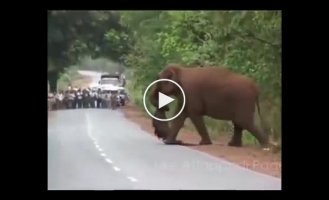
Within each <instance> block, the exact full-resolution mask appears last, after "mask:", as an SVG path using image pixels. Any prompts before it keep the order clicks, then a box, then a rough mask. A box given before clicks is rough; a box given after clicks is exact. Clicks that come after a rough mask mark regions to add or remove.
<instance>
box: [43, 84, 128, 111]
mask: <svg viewBox="0 0 329 200" xmlns="http://www.w3.org/2000/svg"><path fill="white" fill-rule="evenodd" d="M127 101H128V95H127V94H126V93H125V91H124V90H117V91H110V90H101V89H99V88H84V89H81V88H72V87H71V86H69V87H68V89H67V90H65V91H62V90H60V91H58V92H55V93H50V94H49V95H48V102H50V103H51V104H49V105H48V109H51V110H58V109H79V108H111V109H116V108H118V107H120V106H124V105H125V104H126V102H127Z"/></svg>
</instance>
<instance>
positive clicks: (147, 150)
mask: <svg viewBox="0 0 329 200" xmlns="http://www.w3.org/2000/svg"><path fill="white" fill-rule="evenodd" d="M95 79H96V76H95ZM48 189H49V190H136V189H145V190H172V189H173V190H200V189H206V190H208V189H209V190H221V189H230V190H280V189H281V179H278V178H275V177H271V176H267V175H264V174H260V173H258V172H254V171H251V170H248V169H246V168H242V167H240V166H238V165H235V164H232V163H229V162H227V161H225V160H222V159H218V158H215V157H212V156H209V155H207V154H205V153H202V152H199V151H196V150H191V149H189V148H187V147H183V146H176V145H164V144H163V143H162V142H161V141H159V140H158V139H156V138H155V137H152V136H150V135H149V134H147V133H144V131H143V130H142V129H141V128H140V127H139V126H138V125H137V124H134V123H133V122H130V121H128V120H127V119H126V118H125V117H124V115H123V113H122V112H121V111H120V110H115V111H113V110H107V109H76V110H60V111H53V113H52V115H51V117H50V119H49V120H48Z"/></svg>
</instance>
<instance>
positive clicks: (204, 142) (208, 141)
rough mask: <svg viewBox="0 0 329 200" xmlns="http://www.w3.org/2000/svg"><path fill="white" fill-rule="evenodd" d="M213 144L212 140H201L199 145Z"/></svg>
mask: <svg viewBox="0 0 329 200" xmlns="http://www.w3.org/2000/svg"><path fill="white" fill-rule="evenodd" d="M211 144H212V142H211V140H201V141H200V142H199V145H211Z"/></svg>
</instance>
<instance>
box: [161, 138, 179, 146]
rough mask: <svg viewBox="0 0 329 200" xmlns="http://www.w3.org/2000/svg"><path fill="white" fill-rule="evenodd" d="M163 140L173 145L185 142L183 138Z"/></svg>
mask: <svg viewBox="0 0 329 200" xmlns="http://www.w3.org/2000/svg"><path fill="white" fill-rule="evenodd" d="M163 142H164V143H165V144H171V145H175V144H176V145H180V144H183V142H182V141H181V140H168V139H165V140H163Z"/></svg>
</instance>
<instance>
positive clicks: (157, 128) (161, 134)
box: [152, 107, 182, 144]
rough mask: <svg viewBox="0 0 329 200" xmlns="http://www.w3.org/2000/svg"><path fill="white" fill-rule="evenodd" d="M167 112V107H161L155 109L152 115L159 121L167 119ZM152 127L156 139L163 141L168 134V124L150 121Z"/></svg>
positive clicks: (178, 142)
mask: <svg viewBox="0 0 329 200" xmlns="http://www.w3.org/2000/svg"><path fill="white" fill-rule="evenodd" d="M168 110H169V109H168V107H163V108H162V109H156V111H155V112H154V114H153V115H154V116H155V117H157V118H159V119H167V116H166V111H168ZM152 126H153V127H154V134H155V135H156V136H157V137H158V138H160V139H162V140H165V139H166V136H167V134H168V133H169V132H170V127H169V122H168V121H159V120H156V119H152ZM171 144H182V141H180V140H175V141H174V142H173V143H171Z"/></svg>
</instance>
